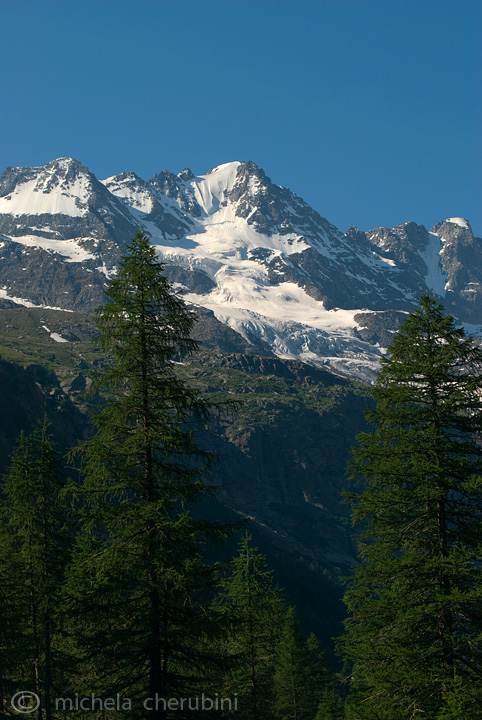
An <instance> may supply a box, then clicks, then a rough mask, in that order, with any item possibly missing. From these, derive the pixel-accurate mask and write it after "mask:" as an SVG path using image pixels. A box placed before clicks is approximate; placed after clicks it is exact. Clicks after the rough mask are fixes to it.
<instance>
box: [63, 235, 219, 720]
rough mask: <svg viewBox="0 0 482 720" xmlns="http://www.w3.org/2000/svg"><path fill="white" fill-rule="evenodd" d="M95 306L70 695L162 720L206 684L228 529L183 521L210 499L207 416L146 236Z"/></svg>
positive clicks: (179, 311) (73, 589)
mask: <svg viewBox="0 0 482 720" xmlns="http://www.w3.org/2000/svg"><path fill="white" fill-rule="evenodd" d="M106 295H107V302H106V304H105V306H104V307H102V308H100V309H99V311H98V313H97V327H98V330H99V332H100V341H101V344H102V346H103V349H104V350H105V351H106V353H107V354H108V355H109V356H110V358H111V362H110V365H109V366H107V367H106V368H105V369H104V370H103V371H102V372H101V375H100V377H99V378H98V386H99V387H100V388H101V389H103V391H104V394H105V398H106V403H105V404H104V405H103V406H102V407H101V409H100V410H99V411H98V412H97V414H96V415H95V423H96V426H97V432H96V434H95V435H94V436H93V438H92V439H91V440H89V441H87V442H86V443H84V444H83V445H82V446H81V447H80V449H79V452H80V456H81V458H82V460H83V468H82V470H83V476H84V481H83V485H82V487H81V495H82V498H83V515H84V518H83V522H82V532H81V533H80V536H79V540H78V543H77V547H76V552H75V555H74V561H73V563H72V566H71V569H70V573H69V581H68V588H67V598H68V603H69V606H70V608H71V613H72V617H73V618H74V621H73V628H72V633H73V636H74V638H76V646H77V652H78V657H79V669H78V682H79V689H80V688H81V687H84V688H88V689H89V692H91V691H92V690H93V691H95V692H98V693H101V692H102V693H104V694H109V693H114V695H115V693H116V692H119V693H124V695H125V696H127V697H129V698H132V699H133V700H134V701H139V703H140V705H139V707H140V710H139V713H140V714H139V717H146V718H150V719H152V720H159V719H161V718H165V717H167V716H168V714H167V712H166V709H165V707H164V706H163V702H162V698H167V699H169V698H170V697H175V696H177V695H181V694H184V695H189V694H192V693H195V692H196V690H199V688H200V687H201V688H202V687H203V683H204V685H205V683H206V677H208V676H209V662H210V658H209V657H208V655H209V653H208V654H206V652H205V648H206V647H207V645H208V644H209V643H207V642H205V641H204V639H203V638H205V636H206V635H208V634H209V633H210V632H211V631H212V632H215V627H214V625H215V623H213V622H211V619H210V615H209V613H208V612H207V610H206V608H207V607H208V606H209V604H210V602H211V595H210V593H211V590H212V587H213V584H214V580H215V572H216V566H215V565H208V564H206V563H205V561H204V552H205V547H206V544H207V543H209V542H210V541H218V540H219V541H221V540H222V539H223V538H224V536H225V535H226V532H227V530H226V526H225V525H223V524H222V523H215V522H208V521H204V520H203V519H195V518H194V517H193V515H192V513H191V510H192V508H193V507H194V506H195V504H196V502H197V501H198V500H199V499H200V498H202V497H204V496H205V495H206V494H207V493H208V492H209V491H208V489H207V488H206V484H205V475H206V472H207V470H208V469H209V467H210V466H211V464H212V456H211V455H210V453H209V452H206V451H204V450H202V449H200V447H199V446H198V444H197V440H196V437H195V432H196V429H197V428H200V427H203V425H204V424H205V422H206V421H207V419H208V418H209V415H210V412H211V409H212V405H210V403H209V402H208V401H207V400H206V398H205V397H204V396H203V395H202V393H201V392H200V391H199V390H197V389H195V388H193V387H189V386H188V385H187V383H186V382H185V381H184V380H183V379H182V378H181V377H180V373H179V369H180V363H179V362H178V361H179V360H180V359H181V358H182V357H184V356H186V355H189V354H191V353H192V352H193V351H194V350H196V348H197V343H196V342H195V341H194V340H193V339H192V338H191V337H190V334H191V330H192V328H193V325H194V322H195V315H194V313H193V312H192V311H191V310H190V309H188V307H187V306H186V304H185V302H184V301H183V300H182V298H181V297H180V296H179V295H178V294H177V293H175V292H174V291H173V290H172V287H171V285H170V284H169V282H168V281H167V279H166V278H165V277H164V275H163V265H162V263H161V262H159V260H158V259H157V256H156V253H155V249H154V248H153V247H152V246H151V245H150V243H149V238H148V237H147V236H146V235H145V234H143V233H139V234H138V235H137V236H136V237H135V238H134V240H133V241H132V242H131V244H130V246H129V248H128V254H127V255H126V256H125V257H124V258H123V259H122V261H121V263H120V265H119V268H118V273H117V275H116V276H115V277H114V278H113V279H112V280H111V281H110V283H109V286H108V288H107V291H106ZM149 698H150V699H151V700H150V702H148V703H147V708H145V709H142V702H141V701H143V702H144V701H145V700H146V699H149ZM156 698H159V700H158V701H157V702H156Z"/></svg>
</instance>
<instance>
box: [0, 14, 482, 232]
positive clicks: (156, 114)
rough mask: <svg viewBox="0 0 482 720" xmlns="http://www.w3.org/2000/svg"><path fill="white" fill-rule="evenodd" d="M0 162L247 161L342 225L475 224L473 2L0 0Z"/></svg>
mask: <svg viewBox="0 0 482 720" xmlns="http://www.w3.org/2000/svg"><path fill="white" fill-rule="evenodd" d="M0 11H1V15H0V17H1V18H2V30H1V50H2V69H1V84H0V88H1V90H0V91H1V97H2V111H1V113H0V137H1V143H0V170H3V168H5V167H6V166H9V165H13V166H18V165H43V164H44V163H46V162H48V161H49V160H52V159H54V158H56V157H60V156H65V155H70V156H73V157H75V158H76V159H78V160H80V161H81V162H83V163H84V164H85V165H87V166H88V167H89V168H90V169H91V170H92V171H93V172H94V173H95V174H96V175H97V176H98V177H99V178H101V179H102V178H104V177H107V176H109V175H113V174H116V173H118V172H121V171H122V170H133V171H134V172H136V173H137V174H138V175H140V176H141V177H143V178H145V179H149V178H150V177H152V175H154V174H155V173H156V172H159V171H160V170H162V169H165V168H167V169H169V170H171V171H173V172H179V171H180V170H181V169H183V168H184V167H186V166H188V167H190V168H191V169H192V170H193V172H194V173H196V174H202V173H204V172H206V171H207V170H208V169H209V168H211V167H213V166H215V165H218V164H220V163H223V162H228V161H231V160H253V161H254V162H256V163H257V164H258V165H259V166H261V167H262V168H263V169H264V170H265V172H266V173H267V175H269V176H270V177H271V179H272V180H273V182H275V183H278V184H280V185H284V186H287V187H290V188H291V189H292V190H293V191H294V192H296V193H297V194H298V195H300V196H301V197H303V198H304V199H305V200H306V201H307V202H309V203H310V204H311V205H312V206H313V207H314V208H315V209H316V210H317V211H318V212H320V213H321V215H323V216H324V217H326V218H327V219H328V220H330V221H331V222H333V223H334V224H335V225H337V226H338V227H340V229H342V230H346V229H347V228H348V227H349V226H350V225H352V224H356V225H357V226H358V227H360V228H362V229H363V230H368V229H370V228H372V227H376V226H378V225H387V226H390V227H391V226H394V225H396V224H398V223H401V222H405V221H407V220H414V221H415V222H418V223H422V224H424V225H426V226H428V227H431V226H432V225H433V224H434V223H435V222H437V221H439V220H442V219H445V218H446V217H451V216H455V215H457V216H463V217H466V218H467V219H469V220H470V222H471V223H472V226H473V229H474V231H475V232H476V233H477V234H479V235H482V203H481V199H482V192H481V190H482V187H481V185H482V183H481V160H482V133H481V128H482V50H481V48H482V43H481V34H482V33H481V31H482V3H481V2H480V1H479V0H458V2H457V3H455V2H453V0H451V1H450V2H446V0H317V1H314V0H296V2H295V0H257V1H256V2H254V1H253V0H224V1H223V2H221V0H135V2H134V0H132V1H131V0H96V1H95V2H93V1H92V0H82V1H81V0H57V1H54V0H42V1H41V2H39V0H16V2H15V3H13V2H11V0H8V2H7V0H0Z"/></svg>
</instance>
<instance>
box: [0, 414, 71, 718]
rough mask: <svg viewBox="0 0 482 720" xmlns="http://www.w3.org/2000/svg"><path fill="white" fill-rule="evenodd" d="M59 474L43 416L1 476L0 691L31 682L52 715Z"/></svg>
mask: <svg viewBox="0 0 482 720" xmlns="http://www.w3.org/2000/svg"><path fill="white" fill-rule="evenodd" d="M63 490H64V481H63V478H62V473H61V469H60V464H59V460H58V458H57V452H56V445H55V443H54V441H53V438H52V435H51V434H50V430H49V426H48V423H47V421H46V420H44V421H43V422H41V423H39V424H38V425H37V427H36V428H35V429H34V431H33V433H32V434H31V435H30V436H28V437H24V436H23V435H21V437H20V439H19V441H18V444H17V447H16V448H15V451H14V453H13V455H12V458H11V465H10V469H9V471H8V473H7V474H6V476H5V477H4V479H3V487H2V491H3V494H4V497H3V500H2V505H1V510H0V513H1V514H0V520H1V524H0V578H1V589H0V603H1V604H0V613H1V615H2V622H1V625H0V669H1V678H0V680H1V684H2V695H3V697H7V695H10V696H11V695H13V694H14V693H15V692H16V691H17V690H19V689H24V690H25V689H35V692H36V693H37V695H38V696H39V697H40V698H41V705H40V707H39V710H38V717H39V718H40V717H41V713H42V712H43V713H45V717H46V718H47V720H49V718H50V717H52V697H53V693H54V692H55V691H61V690H62V687H63V685H64V683H65V678H66V673H67V672H68V662H67V661H68V657H67V656H66V654H65V653H64V651H63V648H62V646H61V641H60V636H61V633H62V628H63V616H62V612H61V605H60V598H61V587H62V583H63V579H64V570H65V565H66V563H67V560H68V552H69V536H70V532H69V528H68V525H67V508H66V505H65V501H64V500H63V497H64V494H63Z"/></svg>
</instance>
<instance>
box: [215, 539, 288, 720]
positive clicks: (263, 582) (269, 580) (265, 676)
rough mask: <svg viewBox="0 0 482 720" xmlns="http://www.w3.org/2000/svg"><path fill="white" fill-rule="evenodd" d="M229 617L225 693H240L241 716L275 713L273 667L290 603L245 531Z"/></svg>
mask: <svg viewBox="0 0 482 720" xmlns="http://www.w3.org/2000/svg"><path fill="white" fill-rule="evenodd" d="M221 604H222V605H223V606H224V607H225V609H226V611H227V614H228V618H229V620H230V631H229V633H228V634H227V637H226V639H225V648H224V649H225V653H226V664H227V667H228V672H227V675H226V678H225V692H226V693H227V694H230V695H232V694H234V693H236V694H237V695H238V711H237V717H239V718H240V720H269V718H273V717H274V692H273V690H274V671H275V656H276V647H277V643H278V640H279V637H280V633H281V628H282V624H283V618H284V614H285V610H286V608H285V605H284V601H283V598H282V595H281V592H280V590H279V589H278V588H277V587H276V586H275V584H274V581H273V573H272V571H271V570H270V569H269V568H268V566H267V564H266V560H265V558H264V556H263V555H262V554H261V553H260V552H259V550H257V548H255V547H253V545H252V538H251V536H250V535H249V534H246V535H245V537H244V538H243V539H242V541H241V543H240V546H239V554H238V555H237V557H235V558H234V561H233V566H232V572H231V575H230V576H229V577H228V578H227V579H226V581H225V586H224V590H223V594H222V598H221Z"/></svg>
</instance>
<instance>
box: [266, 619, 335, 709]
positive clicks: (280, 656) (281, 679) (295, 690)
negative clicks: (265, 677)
mask: <svg viewBox="0 0 482 720" xmlns="http://www.w3.org/2000/svg"><path fill="white" fill-rule="evenodd" d="M328 677H329V673H328V670H327V668H326V665H325V662H324V658H323V654H322V652H321V650H320V646H319V643H318V640H317V639H316V637H315V635H314V634H311V635H310V636H309V637H308V638H305V636H304V635H303V632H302V630H301V627H300V624H299V621H298V618H297V616H296V611H295V609H294V608H289V609H288V611H287V612H286V615H285V618H284V622H283V626H282V629H281V633H280V638H279V641H278V644H277V648H276V657H275V674H274V698H275V700H274V704H275V708H276V717H277V718H279V720H313V718H314V717H315V714H316V712H317V709H318V706H319V703H320V701H321V698H322V695H323V690H324V687H325V685H326V683H327V681H328Z"/></svg>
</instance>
